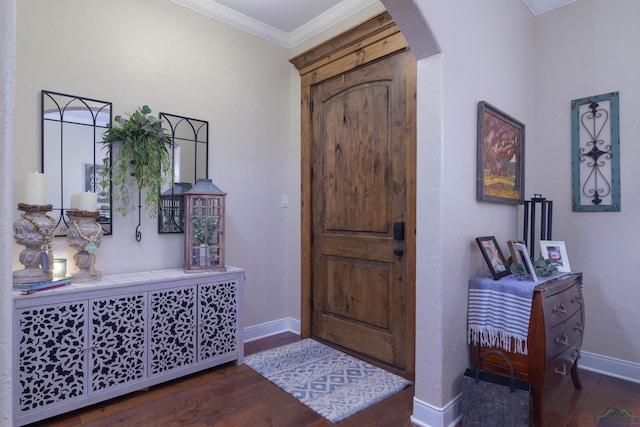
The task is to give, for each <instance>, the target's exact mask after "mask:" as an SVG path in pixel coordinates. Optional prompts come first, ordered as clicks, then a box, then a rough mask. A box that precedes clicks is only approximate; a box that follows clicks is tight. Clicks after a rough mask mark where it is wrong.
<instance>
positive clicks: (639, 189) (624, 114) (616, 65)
mask: <svg viewBox="0 0 640 427" xmlns="http://www.w3.org/2000/svg"><path fill="white" fill-rule="evenodd" d="M638 17H640V2H638V1H637V0H618V1H615V2H610V1H605V0H580V1H578V2H575V3H571V4H570V5H567V6H565V7H562V8H559V9H556V10H554V11H552V12H549V13H545V14H543V15H541V16H539V17H537V18H536V20H535V39H536V51H535V68H534V70H535V74H534V84H535V87H536V92H535V102H536V117H535V122H534V126H535V128H536V129H537V130H538V132H537V134H538V137H537V138H536V139H535V140H533V141H530V144H531V145H535V151H533V152H532V156H531V157H530V158H529V161H528V162H527V163H528V164H527V166H528V168H529V171H531V173H528V174H527V176H528V177H529V176H530V177H531V181H530V182H531V186H530V187H529V188H532V189H535V190H536V192H543V193H544V194H545V195H546V196H548V197H549V198H550V199H552V200H553V201H554V218H553V222H554V232H553V238H554V240H564V241H565V243H566V246H567V251H568V256H569V261H570V263H571V267H572V269H573V270H575V271H582V272H583V273H584V295H585V296H584V297H585V307H586V310H585V313H586V319H585V323H586V325H585V335H584V343H583V350H584V351H586V352H591V353H595V354H599V355H604V356H608V357H612V358H616V359H621V360H624V361H628V362H634V363H640V340H638V327H640V310H638V304H639V303H640V286H639V285H638V284H639V282H640V281H639V279H638V277H639V273H640V267H639V264H638V255H639V254H640V227H638V215H640V185H639V182H640V168H639V167H638V159H640V144H639V143H638V142H639V141H640V119H639V117H640V116H639V115H638V112H639V111H640V84H639V83H638V76H640V55H638V40H640V26H639V25H638V22H637V21H638ZM614 91H619V92H620V153H621V158H620V170H621V205H622V209H621V211H620V212H610V213H593V212H573V211H572V208H571V201H572V195H571V160H572V159H571V101H572V100H574V99H579V98H584V97H588V96H593V95H600V94H604V93H609V92H614ZM550 171H552V172H553V173H549V172H550Z"/></svg>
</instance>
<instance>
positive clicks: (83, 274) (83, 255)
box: [67, 210, 102, 283]
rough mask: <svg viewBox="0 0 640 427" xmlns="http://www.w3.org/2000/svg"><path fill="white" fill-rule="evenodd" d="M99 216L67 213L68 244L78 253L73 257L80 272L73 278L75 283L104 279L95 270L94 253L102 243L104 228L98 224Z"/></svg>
mask: <svg viewBox="0 0 640 427" xmlns="http://www.w3.org/2000/svg"><path fill="white" fill-rule="evenodd" d="M99 215H100V213H99V212H97V211H82V210H70V211H67V217H68V218H69V224H70V225H69V231H68V232H67V243H68V244H69V246H71V247H72V248H73V249H75V250H77V251H78V253H76V254H75V255H74V256H73V262H74V263H75V265H76V267H77V268H78V271H77V272H76V273H74V274H73V275H72V276H71V281H72V282H73V283H84V282H95V281H98V280H100V279H101V278H102V275H101V274H100V272H99V271H96V268H95V263H96V255H95V253H94V252H95V250H96V249H98V247H99V246H100V243H101V242H102V227H101V226H100V224H98V223H97V222H96V218H98V216H99Z"/></svg>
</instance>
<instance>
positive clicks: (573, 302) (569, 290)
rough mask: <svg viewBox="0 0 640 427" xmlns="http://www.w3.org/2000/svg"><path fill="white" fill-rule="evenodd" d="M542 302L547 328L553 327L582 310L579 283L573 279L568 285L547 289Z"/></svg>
mask: <svg viewBox="0 0 640 427" xmlns="http://www.w3.org/2000/svg"><path fill="white" fill-rule="evenodd" d="M542 304H543V309H544V317H545V323H546V324H547V328H548V329H550V328H553V327H554V326H556V325H558V324H560V323H562V322H564V321H565V320H567V319H569V318H571V317H572V316H573V315H575V314H576V313H577V312H581V311H582V293H581V291H580V283H579V282H578V281H577V280H574V281H572V282H571V284H569V286H559V287H558V288H549V289H547V290H546V292H544V294H543V301H542Z"/></svg>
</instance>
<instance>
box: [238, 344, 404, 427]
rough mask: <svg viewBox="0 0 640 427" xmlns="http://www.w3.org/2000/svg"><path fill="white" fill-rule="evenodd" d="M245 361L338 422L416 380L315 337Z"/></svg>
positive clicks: (315, 409)
mask: <svg viewBox="0 0 640 427" xmlns="http://www.w3.org/2000/svg"><path fill="white" fill-rule="evenodd" d="M244 362H245V364H246V365H247V366H249V367H250V368H252V369H253V370H255V371H256V372H258V373H259V374H260V375H262V376H263V377H265V378H267V379H268V380H269V381H271V382H272V383H274V384H275V385H277V386H278V387H280V388H281V389H283V390H284V391H286V392H287V393H289V394H290V395H292V396H293V397H295V398H296V399H298V400H299V401H301V402H302V403H304V404H305V405H307V406H308V407H309V408H311V409H313V410H314V411H315V412H316V413H318V414H319V415H321V416H323V417H324V418H326V419H327V420H329V421H331V422H333V423H337V422H338V421H340V420H343V419H345V418H346V417H348V416H350V415H353V414H355V413H356V412H359V411H361V410H363V409H365V408H367V407H368V406H371V405H373V404H374V403H377V402H380V401H381V400H383V399H385V398H387V397H389V396H391V395H393V394H395V393H397V392H399V391H400V390H402V389H404V388H405V387H407V386H408V385H409V384H411V382H410V381H408V380H406V379H404V378H402V377H399V376H397V375H394V374H392V373H390V372H387V371H385V370H383V369H380V368H378V367H376V366H373V365H371V364H369V363H366V362H364V361H362V360H359V359H356V358H355V357H352V356H349V355H348V354H345V353H342V352H341V351H338V350H336V349H334V348H331V347H328V346H326V345H323V344H320V343H319V342H316V341H314V340H312V339H304V340H301V341H297V342H295V343H292V344H287V345H284V346H282V347H277V348H274V349H270V350H265V351H263V352H260V353H255V354H252V355H249V356H246V357H245V359H244Z"/></svg>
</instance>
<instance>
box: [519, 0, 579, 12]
mask: <svg viewBox="0 0 640 427" xmlns="http://www.w3.org/2000/svg"><path fill="white" fill-rule="evenodd" d="M522 1H523V2H524V4H526V5H527V7H528V8H529V10H530V11H531V13H533V14H534V15H540V14H541V13H544V12H548V11H550V10H553V9H556V8H558V7H561V6H564V5H567V4H569V3H573V2H574V1H576V0H522Z"/></svg>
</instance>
